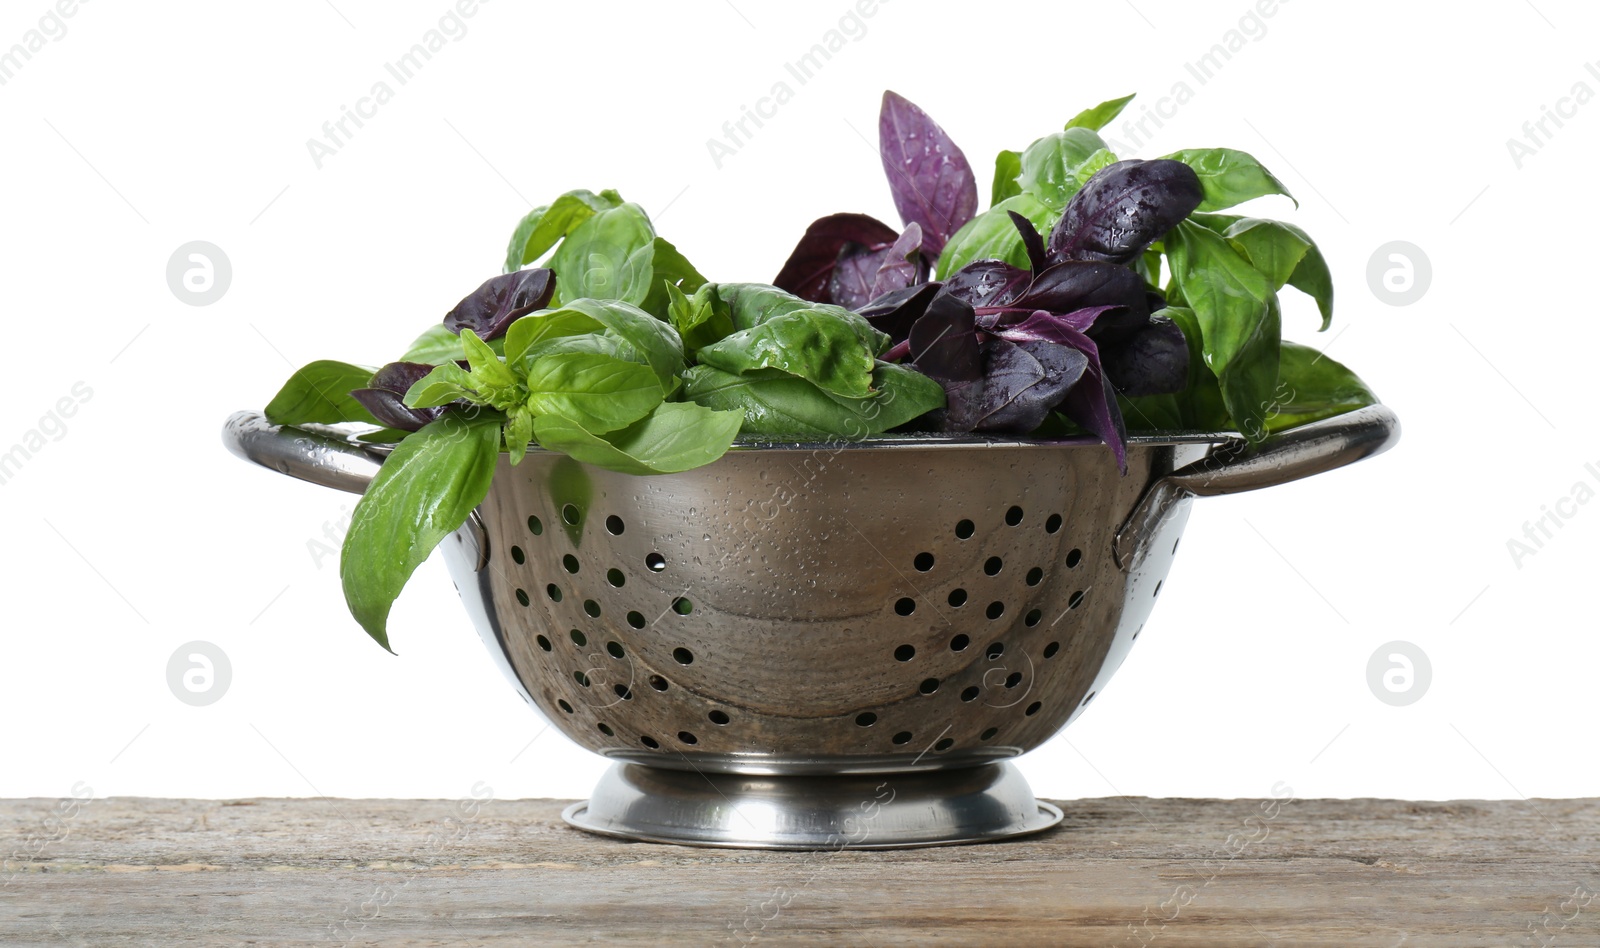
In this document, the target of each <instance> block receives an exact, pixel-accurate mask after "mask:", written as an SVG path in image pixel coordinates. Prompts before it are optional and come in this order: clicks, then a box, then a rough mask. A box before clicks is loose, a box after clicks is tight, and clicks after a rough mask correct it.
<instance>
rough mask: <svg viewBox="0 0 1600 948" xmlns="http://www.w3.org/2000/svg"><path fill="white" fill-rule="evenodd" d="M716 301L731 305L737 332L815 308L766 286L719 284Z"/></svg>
mask: <svg viewBox="0 0 1600 948" xmlns="http://www.w3.org/2000/svg"><path fill="white" fill-rule="evenodd" d="M716 287H717V298H718V299H720V300H722V302H724V303H726V304H727V306H728V318H729V319H730V320H732V322H733V328H734V329H735V330H742V329H750V328H752V327H755V326H759V325H761V324H762V323H764V322H766V321H767V320H769V319H772V318H774V317H776V316H783V315H786V314H788V313H794V312H798V311H800V310H803V309H810V308H811V307H813V306H816V305H817V304H816V303H813V302H811V301H809V300H803V299H801V298H800V297H798V296H795V295H794V294H793V293H790V292H788V291H786V290H780V289H778V288H777V287H775V286H768V285H767V284H765V283H718V284H716Z"/></svg>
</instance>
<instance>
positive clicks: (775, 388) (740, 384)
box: [683, 362, 945, 439]
mask: <svg viewBox="0 0 1600 948" xmlns="http://www.w3.org/2000/svg"><path fill="white" fill-rule="evenodd" d="M872 379H873V387H874V388H876V389H877V394H875V395H873V396H870V397H868V398H864V399H843V398H838V397H835V396H831V395H830V394H829V393H827V392H824V391H823V390H822V389H820V388H817V387H816V386H815V385H813V384H811V383H810V382H807V381H806V380H805V379H801V378H796V377H795V376H792V375H787V374H784V373H781V372H776V371H773V370H762V371H756V372H751V373H749V374H745V375H735V374H732V373H729V372H723V371H721V370H719V369H716V368H713V367H712V366H709V365H697V366H695V367H694V368H692V369H690V370H689V371H688V373H687V374H686V375H685V376H684V390H683V391H684V397H686V398H690V399H693V400H694V401H696V402H698V403H699V404H701V405H705V406H707V407H709V408H719V409H726V410H738V411H740V412H742V413H743V414H744V431H745V432H746V433H748V434H760V435H767V436H771V437H790V438H813V439H833V438H844V439H858V438H865V437H868V436H870V435H875V434H880V433H882V432H884V431H888V430H889V429H891V428H898V427H899V426H901V425H903V424H905V423H906V422H908V421H911V420H912V419H914V418H917V417H919V416H921V415H923V414H926V413H927V412H930V411H933V410H934V409H936V408H943V407H944V404H945V396H944V388H943V387H942V386H941V385H939V383H938V382H935V381H934V380H933V379H930V378H928V377H927V376H925V375H923V374H922V373H920V372H917V371H914V370H912V369H909V368H906V367H905V366H902V365H896V364H893V363H889V362H879V363H877V365H876V367H875V368H874V369H873V373H872Z"/></svg>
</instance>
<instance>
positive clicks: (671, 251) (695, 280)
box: [639, 237, 706, 321]
mask: <svg viewBox="0 0 1600 948" xmlns="http://www.w3.org/2000/svg"><path fill="white" fill-rule="evenodd" d="M649 279H650V292H649V293H648V294H647V295H646V296H645V299H644V302H643V303H640V304H639V308H640V309H642V310H644V311H645V312H647V313H649V314H650V315H652V316H654V317H656V318H657V319H661V320H666V321H670V320H671V314H670V313H669V304H670V303H671V301H672V296H671V293H670V291H671V290H677V291H679V292H680V293H693V292H695V291H696V290H698V289H700V288H701V287H702V286H705V284H706V278H705V277H703V276H701V275H700V271H699V270H696V269H695V268H694V264H692V263H690V262H689V261H688V260H687V259H686V258H685V257H684V255H683V254H681V253H679V252H678V248H677V247H674V246H673V245H672V243H671V242H670V241H668V240H666V239H664V238H661V237H657V238H656V239H655V241H654V242H652V243H651V245H650V277H649Z"/></svg>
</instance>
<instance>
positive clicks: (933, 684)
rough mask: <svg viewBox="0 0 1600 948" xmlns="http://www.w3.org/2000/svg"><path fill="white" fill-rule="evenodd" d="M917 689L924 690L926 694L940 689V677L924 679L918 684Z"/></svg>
mask: <svg viewBox="0 0 1600 948" xmlns="http://www.w3.org/2000/svg"><path fill="white" fill-rule="evenodd" d="M917 690H918V691H920V692H922V693H923V694H925V695H931V694H933V693H934V692H935V691H938V690H939V679H937V678H924V679H922V684H920V685H918V686H917Z"/></svg>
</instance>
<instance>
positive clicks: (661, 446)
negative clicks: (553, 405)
mask: <svg viewBox="0 0 1600 948" xmlns="http://www.w3.org/2000/svg"><path fill="white" fill-rule="evenodd" d="M741 421H742V418H741V416H740V414H739V413H738V412H734V411H712V410H711V409H708V408H703V407H701V406H699V405H696V404H693V403H691V402H663V403H662V404H660V405H658V406H656V409H655V410H654V411H652V412H651V413H650V414H649V415H647V416H645V417H644V418H641V419H640V420H638V421H636V422H634V423H633V424H631V425H629V426H628V427H626V428H622V429H620V430H618V431H613V432H611V433H610V434H607V435H605V436H604V437H601V436H600V435H596V434H594V433H593V432H590V431H586V430H585V429H584V428H583V426H582V425H579V424H577V423H575V422H573V421H572V420H570V419H567V418H562V417H561V416H559V415H540V416H539V417H538V418H535V419H534V422H533V431H534V436H535V437H536V438H538V440H539V444H540V446H542V447H544V448H547V449H549V450H551V451H560V452H562V453H564V454H566V455H567V456H569V457H571V458H574V459H576V460H579V461H582V462H584V463H585V464H593V465H595V466H596V467H603V468H605V469H607V470H611V471H620V472H621V473H623V474H674V473H677V472H679V471H688V470H692V469H694V468H697V467H701V466H702V465H706V464H710V463H711V462H712V461H715V460H716V459H717V458H720V457H722V456H723V455H724V454H726V453H727V451H728V448H729V447H730V446H731V445H732V444H733V439H734V438H735V437H737V436H738V434H739V424H740V422H741Z"/></svg>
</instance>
